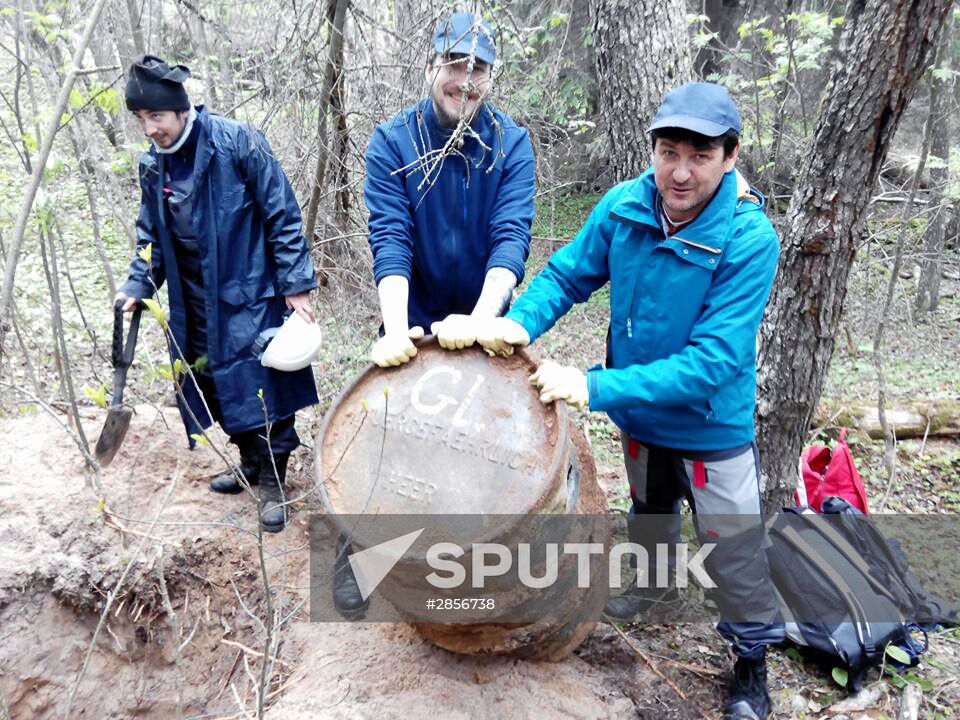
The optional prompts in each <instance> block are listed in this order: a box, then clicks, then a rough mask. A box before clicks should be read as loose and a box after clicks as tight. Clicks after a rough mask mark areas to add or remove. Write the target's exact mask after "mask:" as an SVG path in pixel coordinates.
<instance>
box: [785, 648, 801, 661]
mask: <svg viewBox="0 0 960 720" xmlns="http://www.w3.org/2000/svg"><path fill="white" fill-rule="evenodd" d="M787 657H788V658H790V659H791V660H794V661H796V662H798V663H802V662H803V653H801V652H800V651H799V650H797V649H796V648H795V647H792V648H787Z"/></svg>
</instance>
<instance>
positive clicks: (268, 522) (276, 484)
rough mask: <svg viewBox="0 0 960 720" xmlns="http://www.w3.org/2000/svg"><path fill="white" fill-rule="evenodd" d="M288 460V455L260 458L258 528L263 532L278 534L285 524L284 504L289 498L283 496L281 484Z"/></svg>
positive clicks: (262, 456) (285, 509) (263, 456)
mask: <svg viewBox="0 0 960 720" xmlns="http://www.w3.org/2000/svg"><path fill="white" fill-rule="evenodd" d="M289 459H290V456H289V455H274V456H273V458H271V457H270V456H269V455H261V456H260V527H261V528H263V530H264V531H265V532H271V533H275V532H280V531H281V530H283V528H284V526H285V525H286V524H287V508H286V505H285V502H286V501H287V500H288V499H289V498H287V497H286V496H285V495H284V492H283V483H284V480H285V479H286V477H287V460H289ZM274 466H276V470H274Z"/></svg>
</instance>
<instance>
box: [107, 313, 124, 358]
mask: <svg viewBox="0 0 960 720" xmlns="http://www.w3.org/2000/svg"><path fill="white" fill-rule="evenodd" d="M123 303H124V301H123V300H117V301H116V302H115V303H114V304H113V347H112V348H111V351H110V362H111V363H112V364H113V366H114V367H117V366H118V365H120V363H121V358H122V357H123Z"/></svg>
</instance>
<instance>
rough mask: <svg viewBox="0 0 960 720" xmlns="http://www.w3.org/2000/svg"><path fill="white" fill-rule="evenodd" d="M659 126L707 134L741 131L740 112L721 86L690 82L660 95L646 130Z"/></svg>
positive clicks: (716, 135) (650, 130)
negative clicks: (661, 97) (650, 123)
mask: <svg viewBox="0 0 960 720" xmlns="http://www.w3.org/2000/svg"><path fill="white" fill-rule="evenodd" d="M660 128H684V129H685V130H692V131H693V132H695V133H700V134H701V135H706V136H707V137H719V136H720V135H723V134H724V133H725V132H727V130H735V131H736V132H737V134H738V135H739V134H740V113H738V112H737V106H736V105H734V104H733V99H732V98H731V97H730V93H728V92H727V89H726V88H725V87H723V86H722V85H717V84H716V83H709V82H691V83H687V84H686V85H681V86H680V87H678V88H677V89H676V90H671V91H670V92H668V93H667V94H666V95H664V96H663V103H662V104H661V105H660V109H659V110H657V114H656V115H655V116H654V118H653V124H652V125H651V126H650V127H648V128H647V132H652V131H653V130H659V129H660Z"/></svg>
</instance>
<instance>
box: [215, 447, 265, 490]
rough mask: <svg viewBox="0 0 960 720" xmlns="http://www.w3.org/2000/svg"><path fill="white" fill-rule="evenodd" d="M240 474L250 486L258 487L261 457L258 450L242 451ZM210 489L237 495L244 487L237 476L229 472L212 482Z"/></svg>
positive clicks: (218, 476)
mask: <svg viewBox="0 0 960 720" xmlns="http://www.w3.org/2000/svg"><path fill="white" fill-rule="evenodd" d="M240 472H241V473H243V477H244V479H245V480H246V481H247V483H248V484H250V485H256V484H257V483H258V482H260V456H259V455H257V452H256V450H253V451H250V450H245V449H241V450H240ZM210 489H211V490H212V491H213V492H215V493H223V494H225V495H236V494H237V493H238V492H240V491H241V490H243V486H242V485H241V484H240V483H239V481H238V480H237V476H236V475H235V474H234V473H233V472H232V471H230V470H227V472H225V473H223V474H222V475H217V476H216V477H215V478H214V479H213V480H211V481H210Z"/></svg>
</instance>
